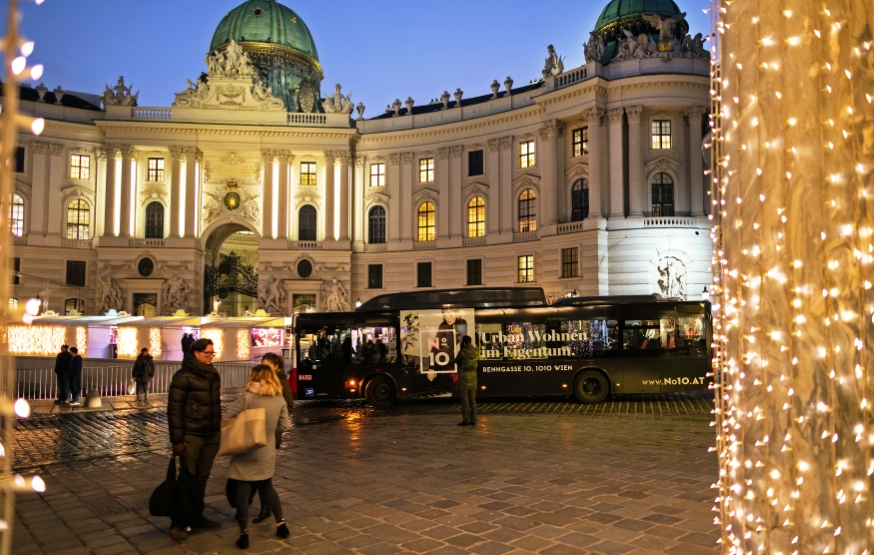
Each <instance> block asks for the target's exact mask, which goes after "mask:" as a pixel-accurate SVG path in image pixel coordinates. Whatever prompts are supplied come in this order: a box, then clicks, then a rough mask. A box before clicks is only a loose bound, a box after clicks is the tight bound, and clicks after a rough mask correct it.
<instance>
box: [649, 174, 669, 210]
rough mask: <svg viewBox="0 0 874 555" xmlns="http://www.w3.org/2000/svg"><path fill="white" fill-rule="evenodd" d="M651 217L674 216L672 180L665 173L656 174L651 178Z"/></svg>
mask: <svg viewBox="0 0 874 555" xmlns="http://www.w3.org/2000/svg"><path fill="white" fill-rule="evenodd" d="M652 215H653V216H673V215H674V180H673V179H671V176H670V175H668V174H666V173H657V174H655V177H653V181H652Z"/></svg>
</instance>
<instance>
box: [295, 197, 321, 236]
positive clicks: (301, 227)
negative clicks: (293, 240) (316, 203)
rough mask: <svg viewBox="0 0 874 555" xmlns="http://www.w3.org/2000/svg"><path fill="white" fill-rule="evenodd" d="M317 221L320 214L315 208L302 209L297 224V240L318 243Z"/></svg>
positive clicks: (306, 207) (307, 206)
mask: <svg viewBox="0 0 874 555" xmlns="http://www.w3.org/2000/svg"><path fill="white" fill-rule="evenodd" d="M317 221H318V214H317V213H316V209H315V208H313V207H312V206H310V205H306V206H304V207H303V208H301V209H300V212H299V218H298V222H297V240H298V241H316V225H317Z"/></svg>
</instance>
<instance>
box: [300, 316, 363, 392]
mask: <svg viewBox="0 0 874 555" xmlns="http://www.w3.org/2000/svg"><path fill="white" fill-rule="evenodd" d="M350 344H351V327H350V326H349V325H345V324H333V325H325V326H319V327H313V328H308V329H299V330H298V341H297V356H298V367H297V381H298V397H299V398H301V399H328V398H338V397H340V398H343V397H346V389H347V388H346V386H345V381H346V371H345V369H346V360H347V356H348V355H347V353H348V348H349V345H350Z"/></svg>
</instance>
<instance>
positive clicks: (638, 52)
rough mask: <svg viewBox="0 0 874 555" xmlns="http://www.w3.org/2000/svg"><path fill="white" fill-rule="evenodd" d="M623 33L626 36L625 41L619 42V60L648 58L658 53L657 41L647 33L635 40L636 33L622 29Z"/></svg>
mask: <svg viewBox="0 0 874 555" xmlns="http://www.w3.org/2000/svg"><path fill="white" fill-rule="evenodd" d="M622 32H623V33H624V34H625V40H622V41H620V42H619V55H618V56H616V59H617V60H635V59H639V58H647V57H649V56H652V55H653V54H656V53H657V52H658V47H657V46H656V43H655V41H654V40H652V37H650V36H649V35H647V34H646V33H641V34H640V36H638V37H637V38H635V37H634V33H632V32H631V31H629V30H628V29H622Z"/></svg>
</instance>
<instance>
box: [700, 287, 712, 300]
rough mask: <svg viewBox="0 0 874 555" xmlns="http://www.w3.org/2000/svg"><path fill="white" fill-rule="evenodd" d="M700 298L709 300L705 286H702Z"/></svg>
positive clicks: (708, 293) (708, 292)
mask: <svg viewBox="0 0 874 555" xmlns="http://www.w3.org/2000/svg"><path fill="white" fill-rule="evenodd" d="M701 298H702V299H704V300H705V301H709V300H710V291H708V290H707V286H706V285H705V286H704V291H701Z"/></svg>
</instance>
